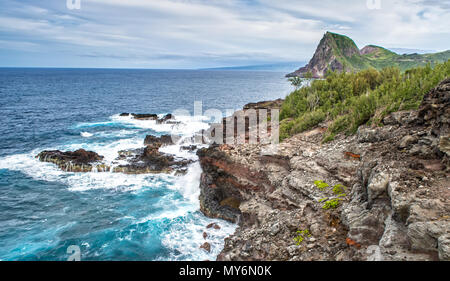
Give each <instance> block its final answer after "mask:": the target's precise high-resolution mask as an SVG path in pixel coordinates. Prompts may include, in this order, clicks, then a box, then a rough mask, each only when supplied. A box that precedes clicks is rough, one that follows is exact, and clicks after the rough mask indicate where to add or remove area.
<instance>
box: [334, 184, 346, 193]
mask: <svg viewBox="0 0 450 281" xmlns="http://www.w3.org/2000/svg"><path fill="white" fill-rule="evenodd" d="M345 189H346V187H345V186H343V185H342V184H336V185H335V186H334V187H333V193H334V194H335V195H341V194H344V192H345Z"/></svg>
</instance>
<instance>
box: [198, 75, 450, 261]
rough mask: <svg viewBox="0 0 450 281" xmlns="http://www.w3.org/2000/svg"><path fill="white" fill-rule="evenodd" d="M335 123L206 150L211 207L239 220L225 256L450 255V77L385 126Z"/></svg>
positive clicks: (207, 206) (205, 189)
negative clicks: (329, 133) (272, 147)
mask: <svg viewBox="0 0 450 281" xmlns="http://www.w3.org/2000/svg"><path fill="white" fill-rule="evenodd" d="M252 108H257V106H256V107H255V106H252ZM326 125H327V124H323V126H322V127H319V128H316V129H314V130H311V131H308V132H304V133H302V134H299V135H296V136H294V137H292V138H290V139H288V140H286V141H284V142H282V143H281V144H279V145H278V150H277V151H276V153H267V152H265V151H266V149H265V145H262V144H240V145H234V144H225V145H212V146H210V147H209V148H207V149H202V150H199V151H198V155H199V157H200V163H201V166H202V168H203V174H202V176H201V184H200V188H201V195H200V205H201V210H202V211H203V212H204V213H205V214H206V215H207V216H210V217H214V218H222V219H226V220H228V221H232V222H236V223H238V224H239V227H238V229H237V230H236V232H235V234H234V235H232V236H231V237H229V238H227V239H226V241H225V247H224V249H223V251H222V252H221V254H220V255H219V256H218V260H290V261H297V260H438V259H440V260H450V177H449V174H450V173H449V172H450V170H449V166H450V165H449V164H450V160H449V159H450V158H449V157H450V79H447V80H445V81H443V82H442V83H441V84H440V85H439V86H438V87H437V88H436V89H434V90H433V91H431V92H430V93H428V94H427V95H426V96H425V98H424V101H423V103H422V105H421V107H420V109H419V110H418V111H407V112H397V113H394V114H392V115H389V116H387V117H386V118H384V120H383V126H380V127H361V128H360V129H359V130H358V133H357V134H356V135H354V136H349V137H346V136H338V137H336V139H335V140H334V141H332V142H329V143H326V144H322V143H321V141H322V139H323V134H324V133H325V131H326Z"/></svg>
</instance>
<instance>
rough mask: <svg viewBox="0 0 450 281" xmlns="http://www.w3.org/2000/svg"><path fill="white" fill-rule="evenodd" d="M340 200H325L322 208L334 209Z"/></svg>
mask: <svg viewBox="0 0 450 281" xmlns="http://www.w3.org/2000/svg"><path fill="white" fill-rule="evenodd" d="M341 200H342V199H339V198H335V199H331V200H328V201H327V202H325V204H324V205H323V207H322V209H325V210H329V209H336V208H337V207H339V204H340V201H341Z"/></svg>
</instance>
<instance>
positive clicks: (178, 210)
mask: <svg viewBox="0 0 450 281" xmlns="http://www.w3.org/2000/svg"><path fill="white" fill-rule="evenodd" d="M161 116H162V115H161ZM110 119H111V120H110V121H108V122H95V123H82V124H78V125H77V126H76V127H77V128H90V127H99V126H105V127H107V126H117V125H119V126H121V125H123V126H124V127H125V128H126V127H129V129H122V130H120V131H117V130H116V131H108V130H107V129H106V130H105V131H98V130H97V131H96V132H95V134H94V133H92V132H88V130H89V129H86V131H83V132H81V133H80V136H81V137H82V138H80V140H79V142H73V143H68V144H64V145H60V146H54V147H46V148H37V149H35V150H34V151H32V152H30V153H25V154H16V155H11V156H6V157H3V158H0V169H9V170H16V171H21V172H23V173H24V174H26V175H28V176H30V177H32V178H33V179H35V180H44V181H51V182H60V183H63V184H65V185H67V186H68V190H70V191H73V192H84V191H87V190H92V189H115V190H118V191H123V192H140V191H141V190H145V189H147V188H155V189H157V188H166V187H167V188H169V189H172V190H175V191H177V193H178V194H180V195H181V197H180V196H176V197H174V193H170V194H169V195H164V196H168V197H167V198H161V200H159V201H158V203H156V204H161V206H159V207H160V208H157V209H160V210H161V211H159V212H155V213H151V214H149V215H148V216H145V217H141V218H134V217H129V219H131V221H133V223H136V222H137V223H143V222H147V221H155V220H162V219H164V220H167V219H169V220H171V221H172V223H171V224H170V225H171V226H170V228H169V230H168V231H166V232H164V234H163V236H162V237H161V240H162V243H163V245H164V246H165V247H167V248H168V249H170V250H171V252H172V253H174V254H173V255H172V256H170V257H169V259H171V260H176V259H185V260H205V259H209V260H213V259H215V258H216V256H217V255H218V254H219V252H220V251H221V249H222V248H223V243H224V241H223V239H224V238H225V237H227V236H229V235H230V234H232V233H233V232H234V231H235V228H236V226H235V225H234V224H231V223H228V222H225V221H220V222H219V224H220V226H221V230H213V229H208V230H206V225H208V224H210V223H211V222H217V220H212V219H209V218H206V217H205V216H203V215H202V214H201V213H200V212H199V200H198V197H199V194H200V188H199V183H200V175H201V172H202V170H201V167H200V164H199V163H198V162H195V163H193V164H191V165H190V166H189V167H188V171H187V173H186V174H185V175H183V176H179V177H177V176H175V175H167V174H158V175H126V174H120V173H112V172H106V173H104V172H103V173H102V172H100V173H99V172H92V173H67V172H64V171H61V170H60V169H58V167H56V165H54V164H51V163H44V162H40V161H39V160H38V159H36V158H35V155H37V154H38V153H39V152H40V151H42V150H53V149H57V150H62V151H74V150H77V149H79V148H83V149H86V150H91V151H95V152H97V153H98V154H100V155H103V156H104V160H103V161H104V162H105V163H106V164H108V165H117V164H124V162H121V161H118V160H116V158H117V156H118V151H120V150H128V149H137V148H142V147H143V146H144V144H143V141H144V140H143V138H142V135H141V136H137V133H139V132H140V133H142V130H146V129H148V130H149V134H152V133H154V132H157V133H160V134H173V135H178V136H181V138H180V139H179V141H178V142H177V143H176V144H174V145H170V146H165V147H163V148H161V149H160V151H161V152H163V153H167V154H172V155H174V156H175V157H177V158H184V159H190V160H193V161H197V160H198V157H197V156H196V153H195V152H190V151H185V150H182V149H181V147H182V146H188V145H197V146H199V145H198V144H195V142H194V141H193V139H192V137H193V136H194V134H195V133H197V132H198V131H200V130H202V129H207V128H208V124H207V123H206V122H205V121H206V120H207V118H204V117H191V116H177V117H176V120H175V121H177V122H180V123H177V124H157V123H156V121H148V120H136V119H132V118H131V117H129V116H128V117H127V116H125V117H124V116H119V115H114V116H111V117H110ZM111 137H120V138H122V139H119V140H115V141H108V138H111ZM83 138H91V139H92V140H97V139H99V141H98V142H96V141H94V142H92V141H91V142H90V143H85V142H84V141H83ZM200 146H201V145H200ZM167 202H170V203H167ZM180 218H182V219H181V220H180ZM204 231H206V232H207V233H208V238H207V240H204V238H203V232H204ZM128 238H130V239H131V235H130V237H127V238H126V239H128ZM205 241H207V242H208V243H210V244H211V252H210V253H207V252H206V251H204V250H202V249H199V247H200V245H202V244H203V243H204V242H205ZM177 253H178V254H177Z"/></svg>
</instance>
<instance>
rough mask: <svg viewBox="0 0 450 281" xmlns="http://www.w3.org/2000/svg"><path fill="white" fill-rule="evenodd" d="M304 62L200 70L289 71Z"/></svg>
mask: <svg viewBox="0 0 450 281" xmlns="http://www.w3.org/2000/svg"><path fill="white" fill-rule="evenodd" d="M302 63H306V62H301V61H296V62H280V63H270V64H256V65H244V66H228V67H214V68H202V69H200V70H226V71H228V70H229V71H280V72H284V71H289V70H292V69H293V68H295V67H296V66H298V65H299V64H302Z"/></svg>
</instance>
